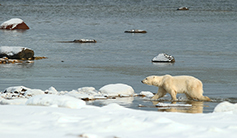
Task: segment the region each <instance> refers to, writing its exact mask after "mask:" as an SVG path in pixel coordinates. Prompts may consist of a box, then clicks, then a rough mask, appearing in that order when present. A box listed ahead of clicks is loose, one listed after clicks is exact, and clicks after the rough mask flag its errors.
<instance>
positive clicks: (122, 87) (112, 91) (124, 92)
mask: <svg viewBox="0 0 237 138" xmlns="http://www.w3.org/2000/svg"><path fill="white" fill-rule="evenodd" d="M99 91H100V92H101V93H102V94H107V95H108V96H132V95H133V94H134V90H133V88H132V87H131V86H129V85H127V84H121V83H117V84H108V85H105V86H103V87H101V88H100V89H99Z"/></svg>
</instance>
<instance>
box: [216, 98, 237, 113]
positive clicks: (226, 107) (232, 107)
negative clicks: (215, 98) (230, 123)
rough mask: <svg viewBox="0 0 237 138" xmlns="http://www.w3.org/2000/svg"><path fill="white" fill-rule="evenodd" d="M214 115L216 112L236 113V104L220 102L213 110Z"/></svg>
mask: <svg viewBox="0 0 237 138" xmlns="http://www.w3.org/2000/svg"><path fill="white" fill-rule="evenodd" d="M214 112H215V113H218V112H235V113H237V104H232V103H229V102H226V101H225V102H222V103H220V104H218V105H217V106H216V107H215V109H214Z"/></svg>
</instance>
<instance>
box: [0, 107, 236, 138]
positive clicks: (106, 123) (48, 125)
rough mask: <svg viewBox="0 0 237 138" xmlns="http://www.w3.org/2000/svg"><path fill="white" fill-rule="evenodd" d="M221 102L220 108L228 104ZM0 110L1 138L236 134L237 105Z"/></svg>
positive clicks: (231, 137) (206, 137)
mask: <svg viewBox="0 0 237 138" xmlns="http://www.w3.org/2000/svg"><path fill="white" fill-rule="evenodd" d="M223 104H224V105H222V106H221V107H220V108H223V107H225V105H229V104H226V103H223ZM231 105H232V106H235V105H233V104H231ZM235 107H236V106H235ZM0 110H1V113H0V118H1V120H0V134H1V137H11V138H19V137H24V138H31V137H34V138H41V137H44V138H52V137H56V138H64V137H84V138H115V137H118V138H131V137H136V138H145V137H149V138H152V137H153V138H155V137H166V138H171V137H172V138H176V137H177V138H179V137H185V138H199V137H202V138H210V137H215V138H223V137H228V138H234V137H236V135H237V122H236V117H237V108H235V109H233V108H232V110H229V111H228V112H217V113H209V114H185V113H170V112H153V111H140V110H133V109H128V108H125V107H122V106H120V105H118V104H115V103H113V104H109V105H107V106H103V107H96V106H89V105H85V106H83V107H82V108H80V109H70V108H60V107H52V106H51V107H46V106H27V105H1V106H0ZM219 111H220V110H219Z"/></svg>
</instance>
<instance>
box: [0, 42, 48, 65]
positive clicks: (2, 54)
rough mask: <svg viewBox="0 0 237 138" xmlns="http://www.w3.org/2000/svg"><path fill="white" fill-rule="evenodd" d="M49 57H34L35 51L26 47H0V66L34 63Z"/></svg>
mask: <svg viewBox="0 0 237 138" xmlns="http://www.w3.org/2000/svg"><path fill="white" fill-rule="evenodd" d="M46 58H47V57H34V51H33V50H31V49H29V48H26V47H17V46H0V64H8V63H33V62H34V61H33V60H39V59H46Z"/></svg>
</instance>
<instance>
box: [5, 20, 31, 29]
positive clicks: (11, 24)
mask: <svg viewBox="0 0 237 138" xmlns="http://www.w3.org/2000/svg"><path fill="white" fill-rule="evenodd" d="M0 29H6V30H15V29H22V30H27V29H30V28H29V27H28V26H27V25H26V24H25V22H24V21H23V20H22V19H19V18H12V19H10V20H8V21H5V22H3V23H2V24H1V26H0Z"/></svg>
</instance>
